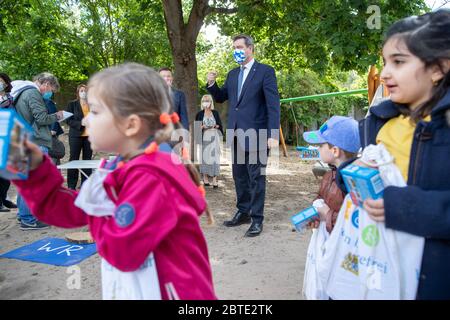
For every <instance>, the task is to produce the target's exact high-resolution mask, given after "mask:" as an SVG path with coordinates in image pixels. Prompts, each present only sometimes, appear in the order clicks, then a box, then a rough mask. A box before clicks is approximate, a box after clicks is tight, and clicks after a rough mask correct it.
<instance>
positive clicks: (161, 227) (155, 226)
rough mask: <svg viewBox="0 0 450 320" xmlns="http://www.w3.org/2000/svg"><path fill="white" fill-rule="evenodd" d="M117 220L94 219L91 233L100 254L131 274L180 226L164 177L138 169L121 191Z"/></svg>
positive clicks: (115, 216)
mask: <svg viewBox="0 0 450 320" xmlns="http://www.w3.org/2000/svg"><path fill="white" fill-rule="evenodd" d="M118 194H119V195H118V200H117V202H116V204H117V206H116V209H115V212H114V217H111V218H110V219H92V220H91V225H90V226H91V232H92V235H93V236H94V238H95V239H97V240H98V241H100V242H101V243H100V242H99V244H101V245H98V248H99V253H100V254H101V256H102V257H103V258H105V259H106V260H107V261H108V262H109V263H110V264H111V265H113V266H114V267H116V268H117V269H119V270H121V271H124V272H127V271H134V270H136V269H138V268H139V267H140V266H141V265H142V264H143V263H144V261H145V259H147V257H148V256H149V254H150V253H151V252H154V251H155V249H156V248H157V247H158V246H159V245H160V244H161V242H162V241H164V240H165V239H166V237H167V235H168V234H169V233H170V232H172V231H173V230H174V228H175V226H176V224H177V221H178V217H177V211H176V210H175V209H176V208H175V206H174V204H173V202H174V199H171V198H170V197H169V194H168V190H167V189H166V187H165V186H164V183H163V182H162V181H161V178H160V177H158V176H156V175H153V174H151V173H149V172H148V171H144V170H143V169H135V170H132V171H129V172H128V173H127V176H126V178H125V183H124V184H123V185H122V187H121V190H120V192H118Z"/></svg>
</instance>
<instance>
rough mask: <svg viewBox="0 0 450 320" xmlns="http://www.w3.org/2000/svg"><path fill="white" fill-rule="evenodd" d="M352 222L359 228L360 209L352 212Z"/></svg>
mask: <svg viewBox="0 0 450 320" xmlns="http://www.w3.org/2000/svg"><path fill="white" fill-rule="evenodd" d="M352 224H353V226H354V227H355V228H356V229H358V228H359V210H356V211H355V212H353V214H352Z"/></svg>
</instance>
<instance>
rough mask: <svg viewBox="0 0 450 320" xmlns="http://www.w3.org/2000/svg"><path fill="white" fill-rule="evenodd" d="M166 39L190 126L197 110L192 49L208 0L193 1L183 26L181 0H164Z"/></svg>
mask: <svg viewBox="0 0 450 320" xmlns="http://www.w3.org/2000/svg"><path fill="white" fill-rule="evenodd" d="M162 3H163V8H164V20H165V22H166V28H167V36H168V38H169V43H170V46H171V48H172V57H173V62H174V65H175V70H174V84H175V86H176V87H177V88H178V89H180V90H181V91H183V92H184V94H185V95H186V104H187V108H188V116H189V123H190V124H192V122H193V121H194V117H195V113H196V111H197V104H198V102H197V100H198V97H197V95H198V80H197V59H196V57H195V47H196V42H197V37H198V33H199V32H200V28H201V27H202V25H203V22H204V19H205V17H206V15H207V14H208V8H209V7H208V1H207V0H194V2H193V6H192V10H191V12H190V15H189V21H188V22H187V23H184V20H183V8H182V5H181V1H180V0H163V1H162Z"/></svg>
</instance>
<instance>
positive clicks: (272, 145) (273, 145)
mask: <svg viewBox="0 0 450 320" xmlns="http://www.w3.org/2000/svg"><path fill="white" fill-rule="evenodd" d="M279 144H280V142H279V141H278V140H277V139H273V138H269V139H267V147H268V148H269V149H272V148H276V147H278V145H279Z"/></svg>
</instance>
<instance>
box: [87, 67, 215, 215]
mask: <svg viewBox="0 0 450 320" xmlns="http://www.w3.org/2000/svg"><path fill="white" fill-rule="evenodd" d="M88 90H89V91H91V90H94V91H95V92H96V93H97V94H98V95H99V97H100V99H101V100H102V101H103V102H104V104H105V105H106V106H107V107H108V108H109V109H110V110H111V113H112V114H113V116H114V117H115V118H116V119H118V120H120V119H123V118H126V117H128V116H129V115H131V114H135V115H137V116H138V117H140V118H141V119H143V120H144V122H145V123H146V124H147V126H148V129H149V130H150V133H151V135H152V136H154V137H155V142H156V143H158V144H161V143H163V142H166V143H169V144H170V142H171V140H170V139H171V136H172V133H173V131H174V129H178V128H182V125H181V123H180V122H178V123H176V124H173V123H172V122H169V123H168V124H166V125H163V124H161V122H160V116H161V114H163V113H172V110H173V106H172V97H171V96H170V93H169V87H168V86H167V84H166V82H165V81H164V79H163V78H162V77H161V76H160V75H159V73H157V72H156V71H155V70H153V69H152V68H149V67H147V66H144V65H141V64H138V63H125V64H121V65H117V66H114V67H110V68H107V69H104V70H102V71H100V72H98V73H96V74H95V75H94V76H93V77H92V78H91V79H90V80H89V82H88ZM182 149H183V148H182ZM182 161H183V164H184V165H185V167H186V169H187V170H188V172H189V175H190V177H191V179H192V180H193V181H194V183H195V184H196V185H197V186H198V187H199V186H200V185H201V184H200V175H199V173H198V171H197V169H196V168H195V166H194V165H193V164H192V163H191V162H190V160H189V159H185V158H184V157H182ZM205 212H206V214H207V217H208V223H209V224H212V223H213V221H214V219H213V217H212V214H211V213H210V211H209V209H208V207H206V210H205Z"/></svg>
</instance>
